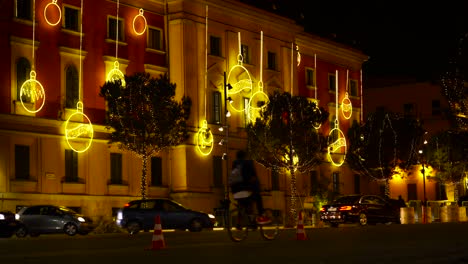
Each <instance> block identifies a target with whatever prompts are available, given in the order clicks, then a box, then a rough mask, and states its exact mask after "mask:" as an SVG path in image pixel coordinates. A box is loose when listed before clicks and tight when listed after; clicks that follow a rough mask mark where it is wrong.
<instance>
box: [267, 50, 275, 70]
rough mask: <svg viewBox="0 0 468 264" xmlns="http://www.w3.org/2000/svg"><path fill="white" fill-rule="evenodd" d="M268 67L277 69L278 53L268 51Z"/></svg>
mask: <svg viewBox="0 0 468 264" xmlns="http://www.w3.org/2000/svg"><path fill="white" fill-rule="evenodd" d="M268 69H269V70H276V53H273V52H268Z"/></svg>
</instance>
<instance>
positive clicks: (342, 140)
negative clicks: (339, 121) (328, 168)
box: [327, 126, 347, 167]
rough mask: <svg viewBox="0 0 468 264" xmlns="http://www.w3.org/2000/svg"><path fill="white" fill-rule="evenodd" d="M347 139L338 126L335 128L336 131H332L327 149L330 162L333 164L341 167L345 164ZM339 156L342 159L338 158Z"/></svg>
mask: <svg viewBox="0 0 468 264" xmlns="http://www.w3.org/2000/svg"><path fill="white" fill-rule="evenodd" d="M346 151H347V145H346V137H345V135H344V134H343V131H341V130H340V129H339V128H338V126H335V128H334V129H332V130H330V133H329V135H328V148H327V156H328V159H329V160H330V162H331V164H332V165H334V166H336V167H340V166H341V165H343V163H344V162H345V158H346ZM336 156H339V157H340V158H339V159H338V158H336Z"/></svg>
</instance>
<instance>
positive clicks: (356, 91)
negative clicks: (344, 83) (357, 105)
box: [348, 79, 360, 97]
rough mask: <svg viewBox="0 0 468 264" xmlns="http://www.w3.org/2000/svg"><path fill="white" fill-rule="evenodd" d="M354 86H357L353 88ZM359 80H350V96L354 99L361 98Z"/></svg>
mask: <svg viewBox="0 0 468 264" xmlns="http://www.w3.org/2000/svg"><path fill="white" fill-rule="evenodd" d="M352 84H354V85H355V86H353V85H352ZM358 84H359V82H358V80H355V79H349V89H348V90H349V96H353V97H359V96H360V95H359V87H358ZM353 87H354V89H355V91H353Z"/></svg>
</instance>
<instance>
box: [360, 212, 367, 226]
mask: <svg viewBox="0 0 468 264" xmlns="http://www.w3.org/2000/svg"><path fill="white" fill-rule="evenodd" d="M359 224H360V225H361V226H365V225H367V224H368V223H367V215H366V214H365V213H360V214H359Z"/></svg>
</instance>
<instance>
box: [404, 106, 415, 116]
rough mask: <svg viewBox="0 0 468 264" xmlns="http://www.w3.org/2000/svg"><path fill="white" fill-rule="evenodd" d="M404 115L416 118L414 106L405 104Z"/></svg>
mask: <svg viewBox="0 0 468 264" xmlns="http://www.w3.org/2000/svg"><path fill="white" fill-rule="evenodd" d="M403 114H404V115H405V116H414V104H411V103H407V104H404V105H403Z"/></svg>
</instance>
